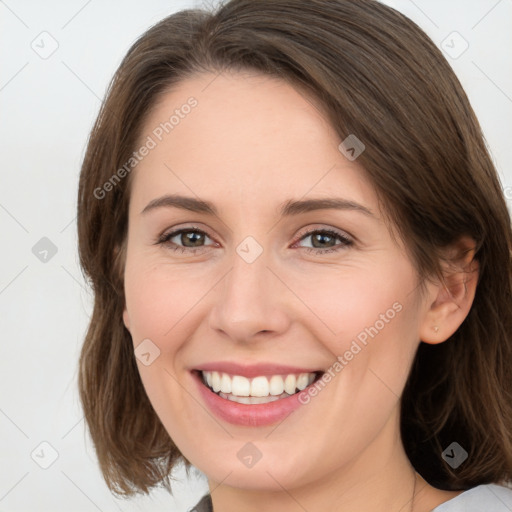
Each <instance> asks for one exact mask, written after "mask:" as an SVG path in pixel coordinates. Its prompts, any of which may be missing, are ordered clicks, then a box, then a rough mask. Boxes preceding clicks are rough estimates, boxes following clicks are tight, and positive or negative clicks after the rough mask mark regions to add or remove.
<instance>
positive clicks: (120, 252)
mask: <svg viewBox="0 0 512 512" xmlns="http://www.w3.org/2000/svg"><path fill="white" fill-rule="evenodd" d="M125 251H126V245H125V243H123V244H122V246H121V247H120V246H119V245H117V244H116V245H115V246H114V250H113V257H114V272H116V273H117V274H118V277H119V279H120V280H121V281H123V280H124V279H123V278H122V277H121V276H122V274H123V273H124V265H125V255H126V254H125ZM123 323H124V326H125V327H126V328H127V329H128V331H129V330H130V316H129V315H128V310H127V309H126V299H125V305H124V309H123Z"/></svg>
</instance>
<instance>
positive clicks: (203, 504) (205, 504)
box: [188, 493, 213, 512]
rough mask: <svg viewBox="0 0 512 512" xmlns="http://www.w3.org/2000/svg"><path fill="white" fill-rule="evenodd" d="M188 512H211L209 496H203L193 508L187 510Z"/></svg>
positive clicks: (211, 506) (211, 505)
mask: <svg viewBox="0 0 512 512" xmlns="http://www.w3.org/2000/svg"><path fill="white" fill-rule="evenodd" d="M188 512H213V504H212V498H211V496H210V494H209V493H208V494H205V495H204V496H203V497H202V498H201V499H200V500H199V502H198V503H197V504H196V505H195V506H194V507H192V508H191V509H189V511H188Z"/></svg>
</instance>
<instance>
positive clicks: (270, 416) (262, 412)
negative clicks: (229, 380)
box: [190, 370, 314, 427]
mask: <svg viewBox="0 0 512 512" xmlns="http://www.w3.org/2000/svg"><path fill="white" fill-rule="evenodd" d="M190 373H191V375H192V378H193V379H194V380H195V381H196V383H197V386H198V389H199V393H200V394H201V396H202V398H203V400H204V401H205V403H206V405H207V406H208V408H209V409H210V410H211V411H212V412H213V413H214V414H215V415H216V416H217V417H218V418H220V419H222V420H225V421H227V422H228V423H232V424H234V425H242V426H245V427H262V426H266V425H272V424H273V423H277V422H279V421H282V420H284V419H285V418H286V417H287V416H288V415H289V414H291V413H292V412H293V411H295V410H296V409H298V408H299V407H300V406H301V405H303V403H301V402H300V401H299V395H300V393H303V392H304V391H305V390H302V391H299V392H298V393H295V394H294V395H292V396H289V397H287V398H281V399H279V400H275V401H274V402H269V403H268V404H239V403H238V402H233V401H232V400H227V399H225V398H222V397H220V396H219V395H217V394H216V393H214V392H213V391H211V390H210V388H208V387H207V386H206V385H205V384H204V382H203V380H202V377H201V373H200V372H199V371H197V370H192V371H191V372H190ZM313 385H314V382H313V383H312V384H310V386H313ZM310 386H308V387H307V388H305V389H308V388H309V387H310Z"/></svg>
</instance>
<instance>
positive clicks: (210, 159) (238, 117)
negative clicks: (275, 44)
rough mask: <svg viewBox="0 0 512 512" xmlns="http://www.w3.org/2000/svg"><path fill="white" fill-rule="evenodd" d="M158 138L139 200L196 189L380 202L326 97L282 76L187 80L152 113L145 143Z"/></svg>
mask: <svg viewBox="0 0 512 512" xmlns="http://www.w3.org/2000/svg"><path fill="white" fill-rule="evenodd" d="M191 98H192V99H193V100H191ZM190 105H194V106H193V107H190ZM149 138H150V139H151V140H152V141H153V143H154V147H153V148H152V149H151V150H150V151H149V152H148V154H147V155H146V156H145V157H144V158H143V159H142V160H141V161H140V163H139V164H138V165H137V166H136V168H135V170H134V172H133V174H134V176H133V180H134V182H133V189H132V193H133V197H132V199H133V200H134V201H137V202H143V201H149V200H151V199H152V198H153V197H154V196H155V195H156V194H157V193H162V192H177V193H181V192H187V194H188V195H190V193H191V192H193V193H194V194H195V195H198V196H201V197H204V198H215V200H216V201H217V202H222V201H223V200H227V199H228V198H231V199H233V198H236V199H237V200H244V201H246V202H247V204H249V203H250V202H251V200H252V199H251V198H256V199H257V200H259V202H260V204H261V199H262V198H264V199H265V201H266V202H268V203H270V202H274V203H275V202H279V203H282V202H283V200H286V199H289V198H292V197H294V198H299V197H303V196H305V195H306V194H313V195H315V196H317V197H318V196H331V195H333V194H334V195H338V196H339V195H342V196H350V197H349V198H350V199H352V200H356V201H358V202H366V203H367V204H368V203H372V204H373V205H375V203H376V197H375V195H374V194H373V191H372V188H371V186H370V183H369V182H368V180H367V177H366V175H365V172H364V169H363V168H362V167H361V166H360V165H358V164H357V162H356V161H349V160H348V159H347V158H346V157H345V156H344V155H343V154H342V153H341V152H340V151H339V149H338V146H339V144H340V142H341V138H340V137H339V135H338V134H337V133H336V132H335V130H334V129H333V127H332V126H331V125H330V123H329V122H328V121H327V120H326V118H325V116H324V115H323V114H322V112H321V109H320V108H319V107H318V104H317V102H316V101H315V100H312V99H311V98H309V97H308V96H306V95H305V94H304V93H302V92H301V91H298V90H297V89H296V88H294V87H292V86H291V85H290V84H288V83H287V82H285V81H283V80H280V79H277V78H273V77H268V76H263V75H259V74H249V73H238V72H236V73H235V72H233V73H229V74H219V75H214V74H199V75H196V76H193V77H190V78H188V79H186V80H183V81H182V82H180V83H179V84H178V85H176V86H174V87H173V88H172V89H171V90H169V91H168V92H166V93H165V94H164V95H163V96H162V97H161V98H160V99H159V101H158V103H157V104H156V105H155V107H154V108H153V109H152V111H151V112H150V114H149V115H148V117H147V119H146V121H145V123H144V126H143V129H142V134H141V137H140V144H139V145H142V144H144V141H148V140H149ZM152 145H153V144H152ZM256 199H255V200H256Z"/></svg>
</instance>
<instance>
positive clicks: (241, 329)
mask: <svg viewBox="0 0 512 512" xmlns="http://www.w3.org/2000/svg"><path fill="white" fill-rule="evenodd" d="M270 259H271V258H270V257H269V255H268V252H267V251H265V250H263V252H262V253H261V254H260V255H259V256H258V258H256V260H254V261H252V262H250V263H249V262H248V261H246V260H245V259H244V258H243V257H242V256H240V254H239V253H237V252H236V251H233V256H232V260H231V261H232V266H231V269H230V270H229V271H228V273H227V274H226V275H225V277H224V279H223V280H222V281H221V282H220V283H219V284H218V285H217V286H216V287H215V290H216V295H215V297H214V299H213V300H214V306H213V308H212V310H211V312H210V322H209V326H210V328H211V329H213V330H216V331H217V332H218V333H221V334H222V335H223V336H224V337H226V338H229V339H231V340H233V341H236V342H244V343H250V342H254V341H257V340H259V339H261V337H262V335H263V336H265V337H267V338H268V337H274V336H278V335H279V334H280V333H284V332H285V331H286V330H287V329H288V326H289V324H290V312H289V304H290V303H291V300H292V299H291V292H290V291H289V290H288V288H287V287H286V286H285V284H283V282H282V281H281V280H280V279H279V277H278V275H277V273H276V271H275V270H273V269H272V268H270V266H271V261H270Z"/></svg>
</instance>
